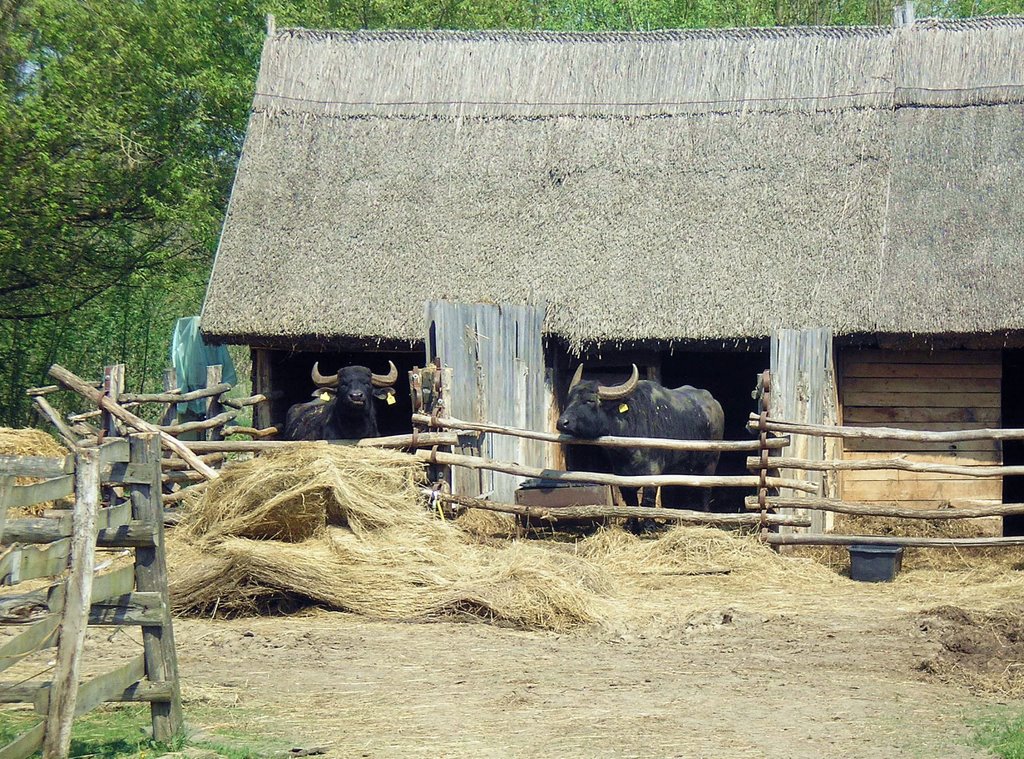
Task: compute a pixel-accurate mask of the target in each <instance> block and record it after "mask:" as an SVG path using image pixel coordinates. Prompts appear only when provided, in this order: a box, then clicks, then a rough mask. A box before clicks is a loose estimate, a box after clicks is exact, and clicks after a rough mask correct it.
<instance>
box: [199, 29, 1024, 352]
mask: <svg viewBox="0 0 1024 759" xmlns="http://www.w3.org/2000/svg"><path fill="white" fill-rule="evenodd" d="M1022 72H1024V19H989V20H978V21H969V22H938V21H925V22H918V23H917V24H916V25H914V26H913V27H910V28H907V27H904V28H901V29H883V28H843V29H840V28H780V29H745V30H728V31H685V32H684V31H679V32H652V33H607V34H562V33H512V32H480V33H455V32H384V33H381V32H360V33H341V32H322V31H305V30H295V29H287V30H282V31H278V32H276V33H274V34H272V35H271V36H269V37H268V38H267V41H266V45H265V47H264V51H263V59H262V64H261V68H260V75H259V81H258V83H257V94H256V96H255V98H254V101H253V109H252V114H251V119H250V122H249V128H248V132H247V135H246V140H245V147H244V150H243V155H242V160H241V163H240V165H239V169H238V174H237V177H236V179H235V185H234V190H233V193H232V197H231V203H230V208H229V210H228V214H227V219H226V223H225V227H224V232H223V236H222V239H221V244H220V249H219V251H218V254H217V260H216V264H215V266H214V272H213V276H212V279H211V282H210V287H209V290H208V293H207V300H206V303H205V306H204V310H203V328H204V331H205V332H206V333H208V334H209V335H212V336H213V337H215V338H219V339H223V340H229V341H236V342H245V341H249V342H254V343H258V344H264V345H294V346H305V347H315V346H317V345H328V344H334V345H336V344H338V341H339V339H343V338H350V337H365V338H369V339H371V340H372V339H382V340H386V341H394V340H409V341H415V340H418V339H420V338H421V337H422V336H423V334H424V332H425V325H424V324H423V303H424V301H425V300H428V299H449V300H458V301H490V302H541V301H543V302H546V303H547V305H548V317H547V323H546V330H547V332H548V333H549V334H554V335H558V336H561V337H563V338H565V339H567V340H568V341H569V342H571V343H572V344H575V345H580V344H582V343H589V342H596V341H600V342H607V341H613V342H615V341H622V342H632V341H643V340H678V339H718V338H722V339H728V338H739V337H758V336H764V335H766V334H768V333H769V332H770V331H771V330H772V329H773V328H776V327H803V326H827V327H831V328H833V329H834V330H835V331H836V332H837V333H840V334H859V333H875V332H886V333H897V334H903V333H973V332H989V331H995V332H1001V331H1009V330H1018V329H1021V328H1024V277H1021V276H1019V275H1018V266H1015V264H1018V263H1019V262H1020V261H1021V260H1022V258H1021V255H1020V251H1021V250H1024V214H1022V213H1021V202H1022V200H1024V74H1022Z"/></svg>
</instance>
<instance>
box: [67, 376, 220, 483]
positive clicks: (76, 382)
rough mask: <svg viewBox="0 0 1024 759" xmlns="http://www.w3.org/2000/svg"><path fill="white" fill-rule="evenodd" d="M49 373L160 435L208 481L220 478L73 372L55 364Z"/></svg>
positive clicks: (119, 415) (135, 426)
mask: <svg viewBox="0 0 1024 759" xmlns="http://www.w3.org/2000/svg"><path fill="white" fill-rule="evenodd" d="M49 373H50V376H51V377H53V378H54V379H56V380H57V381H58V382H60V383H61V384H62V385H64V386H65V387H67V388H70V389H71V390H74V391H75V392H76V393H78V394H79V395H82V396H84V397H86V398H88V399H89V400H91V401H92V402H93V403H95V404H96V405H98V406H100V407H101V408H106V409H107V410H108V411H110V413H111V414H113V415H114V416H116V417H118V418H119V419H121V420H122V421H124V422H125V423H127V424H129V425H131V426H132V427H134V428H135V429H137V430H142V431H143V432H153V433H156V434H158V435H159V436H160V441H161V442H162V443H163V444H164V445H165V446H166V447H168V448H170V449H171V450H173V451H174V452H175V453H177V454H178V455H179V456H180V457H181V458H183V459H185V461H188V462H189V463H190V464H191V465H192V468H193V469H195V470H196V471H197V472H202V473H203V474H204V475H206V478H207V479H209V480H215V479H217V477H218V476H219V475H218V473H217V472H216V471H215V470H213V469H211V468H210V467H208V466H207V465H206V464H204V463H203V462H202V461H200V460H199V459H198V457H197V456H195V454H193V453H192V451H190V450H189V449H188V448H186V447H185V446H184V445H182V444H181V443H180V442H179V441H178V440H176V439H174V438H173V437H171V436H170V435H168V434H167V433H166V432H161V431H160V430H159V429H158V428H157V427H156V426H154V425H152V424H150V423H149V422H147V421H145V420H144V419H140V418H139V417H137V416H135V415H134V414H132V413H131V412H128V411H125V410H124V409H122V408H121V407H120V406H118V405H117V404H116V403H114V402H113V401H112V400H111V399H110V398H107V397H105V396H104V395H103V394H102V393H101V392H99V391H98V390H96V389H95V388H93V387H90V386H89V384H88V383H87V382H85V381H84V380H82V378H81V377H78V376H76V375H75V374H73V373H72V372H69V371H68V370H67V369H65V368H64V367H63V366H60V365H59V364H54V365H53V366H51V367H50V372H49Z"/></svg>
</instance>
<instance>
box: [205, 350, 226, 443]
mask: <svg viewBox="0 0 1024 759" xmlns="http://www.w3.org/2000/svg"><path fill="white" fill-rule="evenodd" d="M223 372H224V367H222V366H221V365H220V364H214V365H213V366H208V367H206V386H207V387H213V386H214V385H219V384H220V382H221V377H222V376H223ZM223 410H224V407H223V406H222V405H221V403H220V396H217V395H211V396H209V397H208V398H207V399H206V418H207V419H212V418H213V417H215V416H217V414H219V413H220V412H222V411H223ZM221 429H222V428H221V427H211V428H210V429H208V430H207V431H206V439H207V440H223V439H224V435H223V434H221Z"/></svg>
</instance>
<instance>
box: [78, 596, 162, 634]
mask: <svg viewBox="0 0 1024 759" xmlns="http://www.w3.org/2000/svg"><path fill="white" fill-rule="evenodd" d="M166 617H167V615H166V610H165V609H164V603H163V599H162V598H161V596H160V594H159V593H152V592H150V593H126V594H124V595H122V596H114V597H112V598H107V599H104V600H102V601H96V602H94V603H93V604H92V606H90V607H89V624H90V625H146V626H157V627H158V626H160V625H162V624H163V622H164V619H166Z"/></svg>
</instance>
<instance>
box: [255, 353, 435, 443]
mask: <svg viewBox="0 0 1024 759" xmlns="http://www.w3.org/2000/svg"><path fill="white" fill-rule="evenodd" d="M389 360H390V361H394V362H395V366H396V367H397V368H398V380H397V381H396V382H395V395H394V396H393V397H394V399H395V402H394V403H393V404H390V405H389V404H385V403H383V402H377V405H376V411H377V428H378V429H379V430H380V434H381V435H402V434H408V433H410V432H412V399H411V398H410V395H409V372H410V371H411V370H412V368H413V367H414V366H422V365H423V353H422V351H415V352H413V351H407V352H406V351H401V352H399V351H389V352H376V351H324V352H322V353H320V352H317V353H314V352H305V351H303V352H295V353H290V352H287V351H272V352H270V380H271V382H270V385H271V389H273V390H275V391H277V392H278V393H279V395H278V396H277V397H276V398H275V399H274V401H273V407H272V408H273V411H272V420H273V422H274V423H276V424H277V425H278V428H279V429H280V430H281V431H282V433H283V432H284V420H285V416H286V414H287V413H288V409H289V408H291V406H293V405H294V404H296V403H305V402H306V401H309V400H312V397H313V391H314V390H315V389H316V386H315V385H314V384H313V380H312V379H311V378H310V371H311V370H312V368H313V364H314V363H315V362H317V361H319V362H320V372H321V373H322V374H329V373H331V372H336V371H338V369H341V368H342V367H345V366H352V365H360V366H366V367H369V369H370V371H373V372H376V373H378V374H386V373H387V371H388V361H389ZM261 391H262V389H261Z"/></svg>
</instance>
